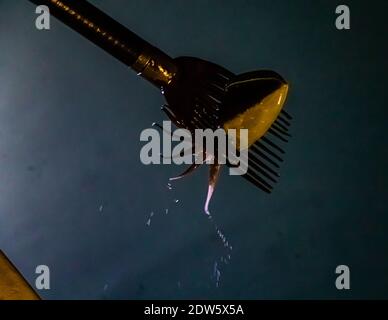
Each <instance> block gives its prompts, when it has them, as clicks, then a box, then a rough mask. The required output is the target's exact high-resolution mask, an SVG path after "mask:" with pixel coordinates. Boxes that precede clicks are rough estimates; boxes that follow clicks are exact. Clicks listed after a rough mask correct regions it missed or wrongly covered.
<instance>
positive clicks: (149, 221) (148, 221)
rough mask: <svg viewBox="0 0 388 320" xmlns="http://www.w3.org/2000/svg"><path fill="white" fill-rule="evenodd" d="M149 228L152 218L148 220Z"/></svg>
mask: <svg viewBox="0 0 388 320" xmlns="http://www.w3.org/2000/svg"><path fill="white" fill-rule="evenodd" d="M146 224H147V226H150V225H151V218H150V219H148V220H147V223H146Z"/></svg>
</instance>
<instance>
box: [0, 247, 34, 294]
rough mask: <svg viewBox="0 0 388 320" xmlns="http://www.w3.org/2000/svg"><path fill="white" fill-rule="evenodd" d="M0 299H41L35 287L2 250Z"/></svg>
mask: <svg viewBox="0 0 388 320" xmlns="http://www.w3.org/2000/svg"><path fill="white" fill-rule="evenodd" d="M0 300H40V298H39V296H38V295H37V294H36V292H35V291H34V289H32V287H31V286H30V285H29V284H28V282H27V281H26V280H25V279H24V277H23V276H22V274H21V273H20V272H19V271H18V270H17V269H16V267H15V266H14V265H13V264H12V262H11V261H10V260H9V259H8V258H7V257H6V255H5V254H4V253H3V252H2V251H1V250H0Z"/></svg>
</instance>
